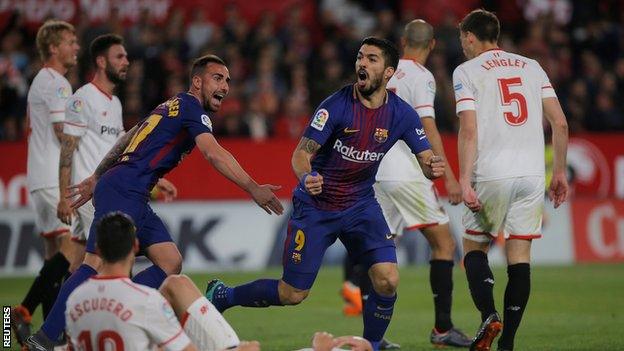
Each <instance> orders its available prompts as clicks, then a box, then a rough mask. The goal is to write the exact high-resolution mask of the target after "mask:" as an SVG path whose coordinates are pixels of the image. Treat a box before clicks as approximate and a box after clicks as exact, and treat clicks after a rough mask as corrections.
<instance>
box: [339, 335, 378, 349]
mask: <svg viewBox="0 0 624 351" xmlns="http://www.w3.org/2000/svg"><path fill="white" fill-rule="evenodd" d="M334 342H335V344H334V347H337V348H341V347H343V346H348V347H349V350H351V351H373V346H372V345H371V344H370V342H368V340H366V339H364V338H361V337H359V336H350V335H347V336H341V337H338V338H336V339H334Z"/></svg>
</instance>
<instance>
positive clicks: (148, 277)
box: [132, 264, 167, 289]
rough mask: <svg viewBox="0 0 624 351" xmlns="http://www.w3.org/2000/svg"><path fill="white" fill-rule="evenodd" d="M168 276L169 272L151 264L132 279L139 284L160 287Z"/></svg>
mask: <svg viewBox="0 0 624 351" xmlns="http://www.w3.org/2000/svg"><path fill="white" fill-rule="evenodd" d="M166 278H167V273H165V271H163V270H162V269H161V268H160V267H158V266H157V265H155V264H154V265H151V266H149V267H147V268H145V269H144V270H142V271H140V272H139V273H138V274H137V275H135V276H134V277H133V278H132V281H133V282H135V283H137V284H142V285H145V286H149V287H150V288H154V289H158V288H160V285H161V284H162V283H163V281H165V279H166Z"/></svg>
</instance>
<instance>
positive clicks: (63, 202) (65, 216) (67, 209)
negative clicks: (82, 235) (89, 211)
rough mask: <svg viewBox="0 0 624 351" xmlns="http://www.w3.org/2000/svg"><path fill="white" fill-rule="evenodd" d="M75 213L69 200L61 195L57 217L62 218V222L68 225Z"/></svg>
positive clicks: (57, 207)
mask: <svg viewBox="0 0 624 351" xmlns="http://www.w3.org/2000/svg"><path fill="white" fill-rule="evenodd" d="M73 214H74V211H73V210H72V208H71V206H70V202H69V200H67V199H66V198H64V197H61V199H60V200H59V203H58V205H57V206H56V217H58V219H60V220H61V222H63V223H65V224H67V225H70V224H71V219H72V215H73Z"/></svg>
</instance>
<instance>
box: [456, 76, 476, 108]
mask: <svg viewBox="0 0 624 351" xmlns="http://www.w3.org/2000/svg"><path fill="white" fill-rule="evenodd" d="M453 90H455V111H456V113H457V114H458V115H459V113H460V112H462V111H466V110H476V109H477V108H476V105H475V98H474V91H473V87H472V83H471V82H470V80H469V79H468V76H467V75H466V72H465V71H464V69H463V68H462V67H461V66H459V67H457V68H456V69H455V71H454V72H453Z"/></svg>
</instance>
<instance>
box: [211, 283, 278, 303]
mask: <svg viewBox="0 0 624 351" xmlns="http://www.w3.org/2000/svg"><path fill="white" fill-rule="evenodd" d="M278 283H279V280H277V279H258V280H255V281H253V282H251V283H247V284H244V285H240V286H237V287H235V288H226V289H225V290H226V291H225V293H221V294H216V295H215V300H217V301H216V303H217V304H219V305H220V307H221V308H220V310H225V309H227V308H230V307H232V306H245V307H269V306H283V304H282V303H281V302H280V299H279V292H278V290H277V285H278Z"/></svg>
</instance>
